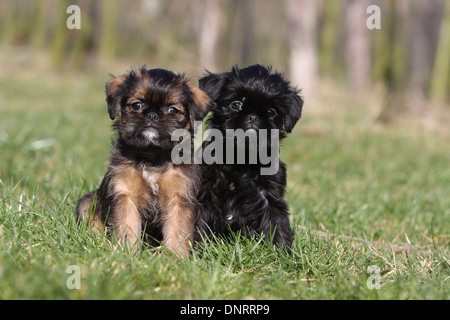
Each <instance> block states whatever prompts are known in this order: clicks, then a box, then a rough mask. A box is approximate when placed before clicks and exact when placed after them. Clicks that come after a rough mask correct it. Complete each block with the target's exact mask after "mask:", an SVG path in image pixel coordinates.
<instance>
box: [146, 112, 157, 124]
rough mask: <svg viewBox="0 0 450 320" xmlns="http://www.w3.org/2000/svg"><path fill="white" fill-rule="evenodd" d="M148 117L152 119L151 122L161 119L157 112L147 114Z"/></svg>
mask: <svg viewBox="0 0 450 320" xmlns="http://www.w3.org/2000/svg"><path fill="white" fill-rule="evenodd" d="M147 119H148V120H150V121H151V122H157V121H158V119H159V116H158V114H156V113H155V112H150V113H148V114H147Z"/></svg>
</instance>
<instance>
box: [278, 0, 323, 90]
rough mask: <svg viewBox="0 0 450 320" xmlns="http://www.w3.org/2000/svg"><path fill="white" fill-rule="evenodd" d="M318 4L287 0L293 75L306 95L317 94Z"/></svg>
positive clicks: (308, 1) (307, 1) (294, 80)
mask: <svg viewBox="0 0 450 320" xmlns="http://www.w3.org/2000/svg"><path fill="white" fill-rule="evenodd" d="M316 6H317V3H316V1H310V0H285V8H286V15H287V32H288V41H289V51H290V57H289V65H290V67H289V71H290V78H291V81H292V83H293V84H295V85H299V87H301V88H303V93H304V95H305V96H312V95H313V94H314V91H315V89H316V86H317V82H318V77H319V72H318V52H317V7H316Z"/></svg>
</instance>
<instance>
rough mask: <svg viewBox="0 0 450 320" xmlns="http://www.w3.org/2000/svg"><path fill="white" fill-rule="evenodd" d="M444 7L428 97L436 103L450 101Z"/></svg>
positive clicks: (449, 41)
mask: <svg viewBox="0 0 450 320" xmlns="http://www.w3.org/2000/svg"><path fill="white" fill-rule="evenodd" d="M444 5H445V15H444V16H445V19H444V20H443V21H442V24H441V28H440V34H439V41H438V49H437V54H436V59H435V63H434V68H433V72H432V79H431V84H430V95H431V97H433V98H434V99H436V100H438V101H444V100H445V99H450V56H449V53H450V5H449V4H448V3H446V4H444Z"/></svg>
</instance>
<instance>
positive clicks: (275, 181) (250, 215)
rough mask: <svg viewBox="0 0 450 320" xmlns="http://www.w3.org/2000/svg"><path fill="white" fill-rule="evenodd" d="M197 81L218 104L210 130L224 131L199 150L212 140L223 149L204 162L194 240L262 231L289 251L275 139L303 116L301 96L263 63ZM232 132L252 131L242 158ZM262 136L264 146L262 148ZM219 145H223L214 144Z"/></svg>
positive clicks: (283, 173) (283, 177)
mask: <svg viewBox="0 0 450 320" xmlns="http://www.w3.org/2000/svg"><path fill="white" fill-rule="evenodd" d="M199 83H200V85H199V87H200V88H201V89H202V90H203V91H205V92H206V93H207V94H208V95H209V96H210V97H211V98H212V99H213V101H214V102H215V103H216V105H215V106H214V107H213V108H212V116H211V117H210V118H209V119H208V128H209V129H215V130H218V131H220V132H221V133H222V134H221V135H220V134H216V137H215V139H214V140H212V139H211V140H210V141H207V142H205V143H204V144H203V150H205V151H206V150H208V148H210V147H211V145H212V144H214V146H215V148H216V150H224V151H223V153H222V151H221V155H222V158H221V159H219V161H217V151H216V154H215V157H216V163H214V164H210V165H203V166H202V169H201V173H202V183H201V189H200V191H199V193H198V201H199V202H200V203H201V206H199V207H198V209H197V210H196V234H195V236H194V240H195V241H197V242H199V241H201V240H202V239H205V238H206V239H207V238H208V237H209V236H210V234H211V233H213V234H215V235H227V234H228V233H229V231H230V230H232V231H234V232H236V231H241V232H242V233H243V234H247V235H252V234H263V235H265V236H266V237H267V239H272V240H273V242H274V243H275V244H276V245H278V246H279V247H284V248H285V249H286V250H288V251H289V250H290V247H291V244H292V230H291V227H290V224H289V219H288V215H289V212H288V205H287V203H286V201H285V200H284V199H283V197H284V195H285V187H286V166H285V165H284V163H283V162H281V161H280V160H279V158H278V142H279V140H281V139H283V138H284V137H285V136H286V134H287V133H289V132H291V130H292V129H293V128H294V125H295V124H296V122H297V121H298V120H299V119H300V117H301V112H302V106H303V100H302V98H301V97H300V96H299V95H298V93H299V91H298V90H297V89H295V88H293V87H292V86H290V84H289V82H288V81H287V80H286V79H285V78H284V76H283V74H280V73H277V72H272V71H271V68H265V67H263V66H261V65H253V66H250V67H247V68H243V69H239V68H238V67H233V68H232V70H231V72H225V73H218V74H212V73H209V74H207V75H206V76H205V77H203V78H202V79H200V81H199ZM262 129H265V130H262ZM236 130H240V131H241V132H245V133H246V135H247V136H246V137H245V139H247V140H249V141H250V140H251V139H250V138H251V135H250V134H248V133H254V134H255V135H256V137H257V140H253V144H254V145H253V146H252V145H250V144H248V143H245V150H244V151H245V152H244V156H243V157H242V158H241V159H244V160H245V161H244V162H243V161H241V162H239V161H237V160H238V159H237V157H236V154H237V151H238V150H239V149H240V148H241V150H242V145H243V142H244V139H242V140H241V142H238V143H237V145H236V141H237V140H236V138H235V136H231V137H230V135H228V133H229V132H230V131H236ZM220 136H222V137H223V139H222V140H221V139H220ZM218 137H219V138H218ZM274 137H275V138H276V139H275V140H274V139H273V138H274ZM263 138H265V140H266V144H264V145H263V146H265V147H263V148H261V147H260V145H261V144H262V140H261V139H263ZM230 139H231V140H230ZM277 140H278V141H277ZM220 144H223V146H221V147H220V148H218V146H220ZM233 144H234V147H231V148H230V146H233ZM274 144H276V146H275V145H274ZM273 147H275V148H273ZM264 149H267V150H264ZM261 151H262V152H263V153H264V152H266V151H269V153H268V154H271V158H272V160H273V162H275V163H272V164H268V163H267V161H266V162H264V161H263V159H264V158H263V157H262V155H261ZM252 152H257V153H258V154H256V155H253V162H252V161H251V159H252V155H251V153H252ZM230 153H231V154H232V156H229V155H230ZM230 160H231V163H230ZM269 166H272V167H273V168H275V169H274V170H272V172H270V170H268V172H269V173H266V174H263V172H264V171H263V170H262V169H269V168H268V167H269ZM205 236H206V237H205Z"/></svg>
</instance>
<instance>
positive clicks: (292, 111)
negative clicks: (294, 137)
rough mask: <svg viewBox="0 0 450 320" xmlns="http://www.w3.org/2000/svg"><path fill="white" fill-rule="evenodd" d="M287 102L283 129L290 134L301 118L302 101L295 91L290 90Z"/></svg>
mask: <svg viewBox="0 0 450 320" xmlns="http://www.w3.org/2000/svg"><path fill="white" fill-rule="evenodd" d="M288 101H289V102H288V107H287V109H286V116H285V118H284V129H285V130H286V132H287V133H290V132H291V131H292V129H293V128H294V126H295V124H296V123H297V121H298V120H299V119H300V117H301V116H302V108H303V99H302V97H300V96H299V95H298V91H297V90H291V92H290V94H289V97H288Z"/></svg>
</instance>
